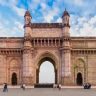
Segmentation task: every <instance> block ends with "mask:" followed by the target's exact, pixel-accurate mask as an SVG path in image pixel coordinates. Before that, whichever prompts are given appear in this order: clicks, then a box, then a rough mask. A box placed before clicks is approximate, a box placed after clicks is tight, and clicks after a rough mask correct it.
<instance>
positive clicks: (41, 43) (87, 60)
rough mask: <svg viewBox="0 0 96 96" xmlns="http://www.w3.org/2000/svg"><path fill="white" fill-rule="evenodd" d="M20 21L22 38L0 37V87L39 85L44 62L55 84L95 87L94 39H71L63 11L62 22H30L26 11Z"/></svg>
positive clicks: (67, 17)
mask: <svg viewBox="0 0 96 96" xmlns="http://www.w3.org/2000/svg"><path fill="white" fill-rule="evenodd" d="M24 19H25V24H24V37H9V38H7V37H0V84H3V83H4V82H7V83H8V84H10V85H19V84H21V83H25V84H26V85H29V84H31V85H34V84H37V83H39V70H40V66H41V64H42V62H44V61H46V60H47V61H50V62H51V63H52V64H53V66H54V71H55V83H61V84H62V85H82V84H83V83H84V82H90V83H91V84H93V85H96V37H71V36H70V25H69V19H70V15H69V13H68V12H67V11H66V10H65V11H64V13H63V16H62V23H31V20H32V17H31V15H30V13H29V11H26V13H25V16H24ZM48 70H49V69H48ZM46 75H47V74H46Z"/></svg>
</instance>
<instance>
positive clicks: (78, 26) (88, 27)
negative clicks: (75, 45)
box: [70, 16, 96, 36]
mask: <svg viewBox="0 0 96 96" xmlns="http://www.w3.org/2000/svg"><path fill="white" fill-rule="evenodd" d="M73 17H74V18H73ZM72 22H73V23H72ZM71 24H72V25H71V29H70V30H71V31H70V33H71V36H96V27H95V26H96V16H93V17H91V18H86V17H79V16H71Z"/></svg>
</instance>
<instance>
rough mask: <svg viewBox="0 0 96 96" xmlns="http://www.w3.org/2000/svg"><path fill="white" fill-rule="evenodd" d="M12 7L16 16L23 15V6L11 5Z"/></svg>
mask: <svg viewBox="0 0 96 96" xmlns="http://www.w3.org/2000/svg"><path fill="white" fill-rule="evenodd" d="M12 9H13V10H14V11H15V12H16V14H17V15H18V16H24V13H25V11H26V10H25V9H23V8H18V7H16V6H12Z"/></svg>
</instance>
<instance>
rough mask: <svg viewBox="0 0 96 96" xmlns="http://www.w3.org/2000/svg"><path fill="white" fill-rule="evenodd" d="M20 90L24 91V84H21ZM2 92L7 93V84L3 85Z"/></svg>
mask: <svg viewBox="0 0 96 96" xmlns="http://www.w3.org/2000/svg"><path fill="white" fill-rule="evenodd" d="M21 88H22V89H23V90H25V84H22V85H21ZM3 92H8V85H7V83H4V87H3Z"/></svg>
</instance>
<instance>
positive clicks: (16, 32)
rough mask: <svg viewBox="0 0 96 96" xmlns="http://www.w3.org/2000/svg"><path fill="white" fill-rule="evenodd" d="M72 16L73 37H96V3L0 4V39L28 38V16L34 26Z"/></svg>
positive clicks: (8, 0)
mask: <svg viewBox="0 0 96 96" xmlns="http://www.w3.org/2000/svg"><path fill="white" fill-rule="evenodd" d="M65 8H66V9H67V10H68V12H69V13H70V25H71V28H70V33H71V36H96V27H95V26H96V0H0V37H2V36H3V37H12V36H14V37H16V36H20V37H21V36H23V35H24V29H23V24H24V17H23V16H24V13H25V11H26V10H27V9H28V10H29V11H30V12H31V15H32V22H38V23H39V22H42V23H43V22H48V23H51V22H62V19H61V16H62V14H63V12H64V10H65Z"/></svg>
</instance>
